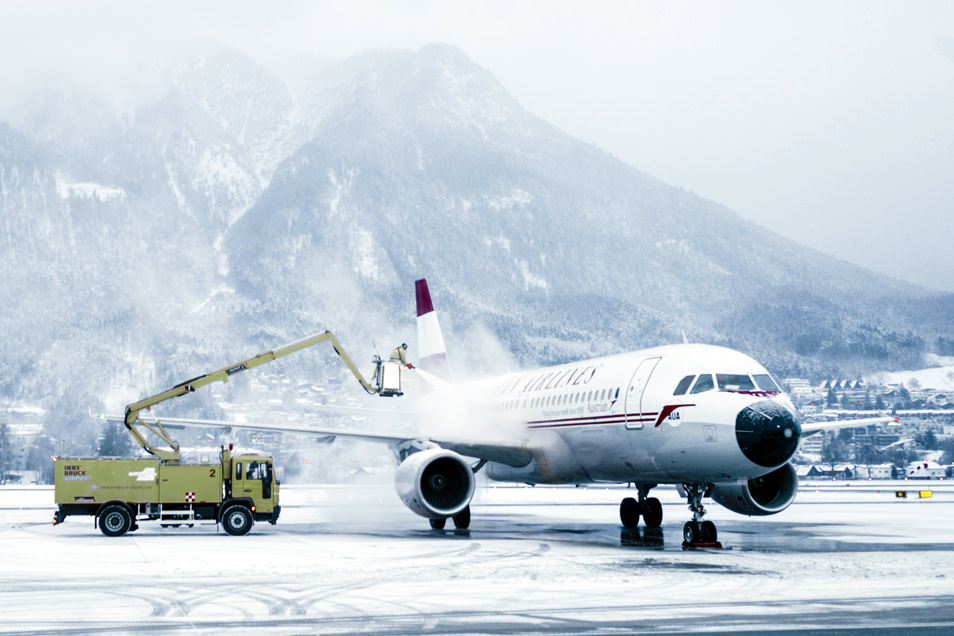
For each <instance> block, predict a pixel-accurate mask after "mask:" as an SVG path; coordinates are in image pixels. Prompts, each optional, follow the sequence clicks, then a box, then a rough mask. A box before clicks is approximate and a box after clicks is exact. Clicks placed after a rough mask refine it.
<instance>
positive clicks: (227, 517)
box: [222, 505, 252, 536]
mask: <svg viewBox="0 0 954 636" xmlns="http://www.w3.org/2000/svg"><path fill="white" fill-rule="evenodd" d="M222 527H224V528H225V531H226V532H228V533H229V534H233V535H235V536H239V535H243V534H248V531H249V530H251V529H252V513H251V512H249V511H248V508H246V507H245V506H239V505H235V506H229V507H228V508H226V509H225V512H224V513H223V514H222Z"/></svg>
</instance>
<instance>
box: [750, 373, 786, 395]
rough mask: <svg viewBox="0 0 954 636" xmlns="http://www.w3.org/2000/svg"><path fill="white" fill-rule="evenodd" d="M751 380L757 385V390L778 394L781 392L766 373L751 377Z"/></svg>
mask: <svg viewBox="0 0 954 636" xmlns="http://www.w3.org/2000/svg"><path fill="white" fill-rule="evenodd" d="M752 379H753V380H755V383H756V384H758V385H759V389H761V390H762V391H768V392H774V393H778V392H780V391H781V389H780V388H778V385H777V384H775V380H773V379H772V376H770V375H769V374H768V373H763V374H761V375H753V376H752Z"/></svg>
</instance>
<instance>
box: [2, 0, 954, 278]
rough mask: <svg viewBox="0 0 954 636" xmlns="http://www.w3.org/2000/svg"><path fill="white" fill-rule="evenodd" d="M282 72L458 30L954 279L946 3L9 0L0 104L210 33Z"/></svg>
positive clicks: (522, 70) (686, 166) (802, 226)
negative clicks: (146, 0) (149, 0)
mask: <svg viewBox="0 0 954 636" xmlns="http://www.w3.org/2000/svg"><path fill="white" fill-rule="evenodd" d="M207 41H216V42H220V43H224V44H226V45H228V46H232V47H235V48H238V49H241V50H243V51H245V52H246V53H248V54H249V55H251V56H252V57H253V58H255V59H257V60H259V61H260V62H261V63H263V64H264V65H266V66H268V67H270V68H272V69H273V70H276V71H279V72H281V73H282V74H283V75H284V76H285V77H286V79H289V80H291V81H292V84H293V85H294V83H295V81H298V80H302V79H303V78H305V77H307V76H309V75H310V74H311V73H313V72H314V70H315V69H317V68H318V67H320V65H321V64H323V63H324V62H325V61H328V60H337V59H343V58H346V57H348V56H349V55H351V54H353V53H354V52H356V51H359V50H364V49H369V48H417V47H420V46H422V45H424V44H426V43H429V42H435V41H439V42H447V43H450V44H453V45H455V46H458V47H460V48H461V49H463V51H464V52H465V53H466V54H467V55H468V56H470V57H471V58H472V59H474V60H475V61H476V62H478V63H479V64H482V65H484V66H485V67H487V68H488V69H489V70H490V71H491V72H492V73H494V74H495V75H496V76H497V77H498V78H499V79H500V80H501V81H502V82H503V83H504V85H505V86H506V87H507V89H508V90H510V91H511V92H512V93H513V94H514V96H515V97H516V98H517V99H518V100H519V101H520V102H522V103H523V104H524V105H525V106H526V107H527V108H528V109H529V110H530V111H532V112H534V113H536V114H538V115H540V116H542V117H543V118H545V119H547V120H549V121H551V122H552V123H554V124H556V125H557V126H559V127H561V128H563V129H564V130H566V131H568V132H570V133H571V134H573V135H576V136H579V137H581V138H584V139H586V140H588V141H591V142H593V143H595V144H597V145H599V146H600V147H602V148H604V149H606V150H608V151H610V152H611V153H613V154H615V155H617V156H619V157H620V158H622V159H623V160H625V161H627V162H628V163H630V164H632V165H634V166H635V167H637V168H639V169H641V170H643V171H645V172H647V173H650V174H652V175H654V176H657V177H659V178H661V179H663V180H664V181H667V182H669V183H673V184H676V185H680V186H683V187H686V188H688V189H691V190H693V191H695V192H697V193H698V194H700V195H702V196H704V197H706V198H710V199H713V200H716V201H719V202H722V203H725V204H726V205H728V206H729V207H730V208H732V209H734V210H736V211H737V212H739V213H740V214H742V215H743V216H746V217H748V218H751V219H752V220H754V221H756V222H758V223H760V224H762V225H765V226H767V227H769V228H771V229H773V230H776V231H778V232H780V233H781V234H784V235H786V236H789V237H791V238H794V239H796V240H798V241H800V242H803V243H805V244H806V245H809V246H812V247H815V248H818V249H821V250H823V251H826V252H829V253H833V254H836V255H839V256H841V257H843V258H845V259H847V260H850V261H853V262H856V263H859V264H861V265H864V266H866V267H870V268H872V269H875V270H877V271H880V272H883V273H887V274H889V275H893V276H897V277H901V278H905V279H908V280H911V281H914V282H917V283H920V284H922V285H925V286H928V287H933V288H936V289H944V290H947V291H954V277H952V276H951V273H952V272H954V250H950V249H949V241H950V237H951V236H954V214H951V212H952V210H954V185H952V180H951V178H950V167H951V166H952V165H954V126H952V124H951V117H950V113H951V112H954V4H951V3H949V2H918V3H909V2H900V1H893V2H879V3H871V2H864V1H848V2H839V3H830V2H804V1H799V2H773V3H763V2H753V1H742V2H738V1H737V2H719V3H705V2H675V3H671V2H670V3H649V2H624V1H609V2H601V3H598V4H595V5H594V4H583V3H576V2H566V1H564V2H546V3H540V2H516V3H512V2H483V3H457V2H454V3H444V2H426V1H413V2H401V3H389V2H381V1H372V2H367V1H365V2H361V1H359V2H311V3H306V2H278V3H252V2H207V3H202V4H199V5H196V4H195V3H185V2H171V3H161V4H155V5H148V6H146V5H143V4H141V3H120V2H102V1H100V2H84V3H72V2H50V1H41V2H31V3H18V4H13V3H5V4H3V5H2V6H0V53H2V55H3V59H4V60H5V61H6V63H5V64H3V66H2V68H0V81H2V82H3V86H4V91H3V96H2V97H0V118H3V119H13V120H16V119H17V116H18V114H21V113H20V112H19V111H18V108H19V107H21V106H20V105H21V104H22V102H21V100H22V98H23V96H24V95H25V94H26V92H27V91H28V89H33V88H36V87H41V88H53V87H56V86H58V85H60V84H62V83H63V82H69V83H71V84H80V85H84V86H86V87H88V88H89V89H90V90H91V91H92V92H94V93H97V94H101V95H103V96H104V99H105V100H106V102H107V103H108V104H109V105H110V106H111V107H112V108H114V109H116V110H117V111H120V112H128V111H131V110H133V109H134V107H135V102H136V101H137V97H136V96H137V95H139V96H147V95H149V94H151V93H152V92H153V91H155V90H158V88H159V87H157V86H156V82H157V81H158V80H157V78H158V77H159V76H160V74H159V69H160V68H163V67H165V66H167V65H168V64H170V63H171V60H172V59H174V58H176V57H177V56H178V55H180V54H181V53H183V52H184V51H187V50H188V49H190V48H191V47H194V46H201V44H200V43H201V42H207Z"/></svg>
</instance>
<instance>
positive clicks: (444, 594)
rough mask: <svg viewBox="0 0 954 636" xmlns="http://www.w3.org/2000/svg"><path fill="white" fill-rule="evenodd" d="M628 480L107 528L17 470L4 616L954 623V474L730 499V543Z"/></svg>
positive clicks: (266, 627)
mask: <svg viewBox="0 0 954 636" xmlns="http://www.w3.org/2000/svg"><path fill="white" fill-rule="evenodd" d="M897 489H903V490H907V491H909V496H908V498H906V499H898V498H896V497H895V494H894V493H895V490H897ZM922 489H931V490H933V497H931V498H925V499H922V498H919V496H918V491H919V490H922ZM626 494H628V493H627V492H626V491H625V490H623V489H622V488H544V487H537V488H520V487H497V488H484V489H481V490H480V491H478V496H477V498H476V499H475V501H474V504H473V507H472V508H473V523H472V526H471V529H470V530H469V531H468V532H455V531H453V530H450V531H446V532H434V531H431V530H430V529H429V528H428V526H427V523H426V521H424V520H422V519H419V518H418V517H416V516H414V515H413V514H411V513H410V512H408V511H406V510H405V509H404V508H403V506H401V504H400V503H399V502H398V501H397V498H396V496H395V495H394V494H393V491H392V490H391V488H390V486H385V485H381V486H352V487H344V486H285V487H283V489H282V499H283V502H282V503H283V512H282V518H281V519H280V520H279V523H278V525H276V526H269V525H267V524H258V525H256V526H255V528H254V529H253V530H252V533H251V534H250V535H248V536H245V537H232V536H229V535H226V534H225V533H223V532H221V531H217V528H216V527H215V526H214V525H209V526H197V527H196V528H193V529H178V530H173V529H160V528H158V527H156V526H152V525H149V524H143V525H142V527H141V529H140V530H139V531H137V532H135V533H132V534H129V535H127V536H125V537H120V538H107V537H105V536H103V535H102V534H100V533H99V532H98V531H97V530H94V529H93V524H92V521H91V520H86V519H82V518H77V517H72V518H70V519H69V520H68V521H67V522H66V523H65V524H63V525H61V526H58V527H53V526H52V525H51V523H50V521H51V519H52V516H53V506H52V499H53V496H52V490H51V489H50V488H45V487H33V488H0V511H2V513H3V521H2V522H0V563H2V570H0V608H2V612H0V633H3V634H50V633H69V634H84V633H110V634H141V633H147V632H150V633H155V632H159V633H163V632H176V633H179V632H181V633H197V634H220V633H221V634H225V633H230V634H234V633H241V634H252V633H258V632H264V633H268V634H315V633H320V634H338V633H375V634H451V633H453V634H470V633H475V634H514V633H554V634H564V633H565V634H571V633H572V634H580V633H583V634H597V633H598V634H605V633H630V632H633V631H641V632H656V633H686V632H700V633H702V632H713V631H723V632H739V631H749V630H758V631H764V630H766V629H772V630H786V632H785V633H793V632H799V631H804V632H806V633H816V632H817V631H822V632H824V631H828V630H832V633H835V632H836V631H837V630H844V629H860V630H864V633H873V632H878V631H880V632H881V633H890V632H894V631H904V630H912V631H916V632H918V633H937V634H941V633H952V632H954V533H952V526H954V482H898V483H889V482H854V483H851V484H850V485H849V484H844V483H840V482H839V483H835V482H819V483H817V484H804V485H803V488H802V492H801V493H800V494H799V498H798V500H797V501H796V503H795V504H794V505H793V506H792V507H791V508H789V509H788V510H786V511H785V512H783V513H781V514H779V515H776V516H773V517H765V518H746V517H741V516H738V515H735V514H733V513H731V512H729V511H727V510H725V509H722V508H721V507H719V506H718V505H716V504H711V505H709V506H708V508H709V511H710V514H709V515H708V518H710V519H712V520H713V521H715V522H716V524H717V525H718V527H719V532H720V540H721V541H722V542H723V544H724V546H725V548H724V549H723V550H721V551H719V550H698V551H691V550H690V551H684V550H683V549H682V547H681V528H682V523H683V522H684V521H685V520H686V519H687V518H688V517H689V512H688V510H686V508H685V504H684V502H683V501H682V500H681V499H679V498H678V496H677V495H676V494H675V492H674V491H673V490H672V489H666V488H661V489H658V490H657V491H654V494H656V495H658V496H660V498H661V499H662V500H663V503H664V508H665V515H666V518H665V520H664V523H663V527H662V529H661V533H659V534H653V533H647V532H645V531H640V532H636V533H634V532H628V531H623V530H622V528H621V526H620V525H619V522H618V517H617V506H618V504H619V501H620V499H621V498H622V497H623V496H626ZM857 633H863V632H862V631H859V632H857Z"/></svg>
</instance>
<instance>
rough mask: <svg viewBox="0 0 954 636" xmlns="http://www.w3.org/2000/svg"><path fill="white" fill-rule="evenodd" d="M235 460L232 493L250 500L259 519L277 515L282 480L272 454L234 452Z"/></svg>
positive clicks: (231, 471) (232, 472) (232, 474)
mask: <svg viewBox="0 0 954 636" xmlns="http://www.w3.org/2000/svg"><path fill="white" fill-rule="evenodd" d="M225 452H227V451H225ZM231 464H232V467H231V470H230V476H229V477H230V478H229V482H228V483H229V486H230V490H231V492H230V493H229V496H230V497H231V498H232V499H244V500H248V501H249V502H250V504H251V507H250V509H251V511H252V516H253V517H254V519H255V520H256V521H271V520H272V517H273V516H274V517H277V516H278V513H277V511H276V509H279V505H278V488H279V486H280V484H279V482H278V479H277V478H276V476H275V468H274V465H273V463H272V458H271V457H266V456H264V455H258V454H243V455H233V456H232V457H231ZM227 488H228V486H227Z"/></svg>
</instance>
